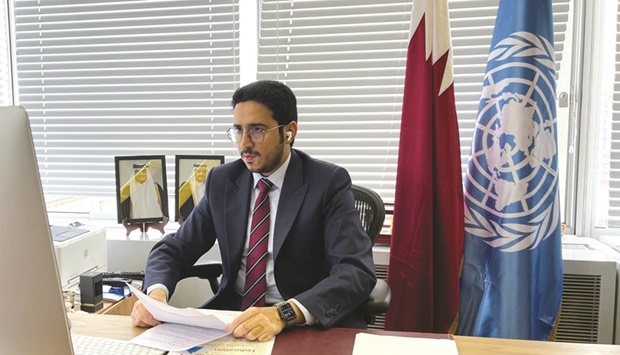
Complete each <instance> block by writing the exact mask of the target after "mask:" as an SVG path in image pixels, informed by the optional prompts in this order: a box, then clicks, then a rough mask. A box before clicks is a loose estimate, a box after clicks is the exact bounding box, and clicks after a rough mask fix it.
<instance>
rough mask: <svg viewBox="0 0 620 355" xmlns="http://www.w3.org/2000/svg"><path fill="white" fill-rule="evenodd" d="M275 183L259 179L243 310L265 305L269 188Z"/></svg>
mask: <svg viewBox="0 0 620 355" xmlns="http://www.w3.org/2000/svg"><path fill="white" fill-rule="evenodd" d="M271 186H273V183H272V182H271V181H269V180H267V179H260V180H259V181H258V190H259V193H258V197H257V198H256V202H255V203H254V210H253V211H252V224H251V226H252V228H251V230H250V243H249V245H248V248H249V249H248V256H247V259H246V263H245V266H246V271H245V290H244V292H243V298H242V301H241V310H242V311H244V310H246V309H248V308H250V307H254V306H256V307H262V306H264V305H265V291H266V290H267V280H266V271H267V246H268V245H269V225H270V223H269V214H270V212H269V190H270V189H271Z"/></svg>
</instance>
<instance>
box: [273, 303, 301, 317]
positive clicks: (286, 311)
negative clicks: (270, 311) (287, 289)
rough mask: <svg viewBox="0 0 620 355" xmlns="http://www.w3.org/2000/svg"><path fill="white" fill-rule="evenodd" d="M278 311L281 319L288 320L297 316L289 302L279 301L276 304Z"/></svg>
mask: <svg viewBox="0 0 620 355" xmlns="http://www.w3.org/2000/svg"><path fill="white" fill-rule="evenodd" d="M277 307H278V312H279V313H280V317H282V319H283V320H285V321H286V322H290V321H292V320H293V319H295V318H297V315H296V314H295V310H294V309H293V307H291V305H290V304H288V303H286V302H285V303H280V304H278V306H277Z"/></svg>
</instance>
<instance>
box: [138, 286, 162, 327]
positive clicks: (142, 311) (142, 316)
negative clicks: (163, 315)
mask: <svg viewBox="0 0 620 355" xmlns="http://www.w3.org/2000/svg"><path fill="white" fill-rule="evenodd" d="M149 297H151V298H152V299H154V300H156V301H159V302H162V303H167V301H166V292H165V291H164V290H162V289H160V288H156V289H154V290H153V291H152V292H151V293H149ZM131 323H132V324H133V325H134V327H154V326H156V325H159V324H160V322H159V321H158V320H156V319H155V318H153V315H152V314H151V312H149V311H147V310H146V307H144V304H143V303H142V301H136V303H135V304H134V305H133V310H132V311H131Z"/></svg>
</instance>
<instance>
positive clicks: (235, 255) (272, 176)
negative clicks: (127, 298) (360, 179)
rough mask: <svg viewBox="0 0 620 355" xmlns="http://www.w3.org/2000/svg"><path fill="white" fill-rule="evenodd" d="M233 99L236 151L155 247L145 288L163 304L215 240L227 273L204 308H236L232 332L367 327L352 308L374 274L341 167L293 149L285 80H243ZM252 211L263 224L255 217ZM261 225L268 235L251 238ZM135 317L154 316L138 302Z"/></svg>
mask: <svg viewBox="0 0 620 355" xmlns="http://www.w3.org/2000/svg"><path fill="white" fill-rule="evenodd" d="M232 106H233V108H234V123H233V127H231V128H230V129H229V130H228V134H229V137H230V139H231V141H233V142H234V143H236V144H237V149H238V151H239V154H240V156H241V159H239V160H236V161H234V162H231V163H228V164H224V165H221V166H217V167H215V168H213V169H212V170H211V171H210V172H209V177H208V179H207V186H206V193H205V198H203V199H202V200H201V201H200V202H199V204H198V205H197V206H196V208H195V209H194V211H193V212H192V213H191V214H190V216H189V217H188V219H187V220H186V221H185V222H184V223H183V224H182V226H181V227H180V228H179V230H178V231H177V233H176V235H175V236H174V237H165V238H164V239H162V241H160V242H159V243H157V245H155V246H154V248H153V251H152V252H151V254H150V255H149V259H148V261H147V267H146V277H145V280H144V285H143V287H144V289H145V290H146V292H147V293H148V294H149V295H150V296H151V297H153V298H155V299H157V300H160V301H162V302H165V301H166V300H167V299H168V298H169V296H170V294H172V292H174V288H175V285H176V283H177V282H178V280H179V279H180V278H181V277H182V275H183V273H184V270H187V269H189V268H190V267H191V266H192V265H193V264H194V263H195V262H196V260H198V258H200V257H201V256H202V255H203V254H204V253H205V252H206V251H208V250H209V249H210V248H211V247H213V245H214V243H215V242H216V241H217V242H218V245H219V248H220V253H221V257H222V265H223V269H224V273H223V276H222V280H221V283H220V290H219V292H218V293H217V294H216V295H215V296H214V297H213V298H212V299H210V300H209V302H208V303H207V304H206V307H207V308H214V309H231V310H242V311H243V313H242V314H241V315H239V316H238V317H237V318H236V319H235V320H234V321H233V322H232V323H231V324H229V325H228V330H229V331H231V332H232V333H233V335H234V336H236V337H245V338H247V339H250V340H261V341H265V340H268V339H270V338H272V337H273V336H275V335H277V334H279V333H280V332H281V331H282V330H283V329H284V328H286V327H288V326H292V325H303V324H307V325H314V324H316V325H319V326H322V327H323V328H328V327H332V326H340V327H356V328H364V327H365V326H366V325H365V323H364V320H363V316H362V315H361V314H360V313H359V311H358V308H359V306H360V305H361V304H362V303H363V302H364V301H366V300H367V299H368V296H369V294H370V292H371V291H372V289H373V287H374V285H375V283H376V277H375V270H374V266H373V261H372V245H371V242H370V239H369V238H368V236H367V235H366V233H365V231H364V229H363V227H362V225H361V222H360V218H359V212H358V211H357V210H356V208H355V206H354V200H353V194H352V192H351V190H350V187H351V178H350V176H349V174H348V172H347V171H346V170H345V169H343V168H341V167H338V166H336V165H333V164H330V163H327V162H323V161H319V160H316V159H313V158H311V157H310V156H308V155H307V154H305V153H303V152H301V151H298V150H295V149H292V145H293V142H294V139H295V136H296V134H297V103H296V98H295V95H294V94H293V92H292V91H291V90H290V89H289V88H288V87H287V86H285V85H283V84H281V83H279V82H275V81H258V82H255V83H252V84H249V85H246V86H244V87H242V88H240V89H238V90H237V91H236V92H235V94H234V95H233V99H232ZM263 178H268V179H269V182H263V181H262V179H263ZM262 185H266V186H267V187H265V189H266V191H267V192H264V191H263V186H262ZM265 196H267V197H266V198H265ZM256 200H258V201H259V202H258V203H257V202H255V201H256ZM261 201H266V202H265V203H264V204H261ZM252 206H254V207H252ZM264 206H269V207H267V212H266V213H264V208H265V207H264ZM261 211H262V212H261ZM269 211H270V212H269ZM259 214H260V215H261V217H257V219H261V218H262V220H266V221H267V222H268V223H266V225H267V226H265V225H262V226H261V224H260V222H257V223H256V224H255V218H254V216H255V215H259ZM250 227H251V228H250ZM263 227H264V228H266V229H265V233H262V232H261V233H260V234H261V235H262V234H265V235H266V238H263V239H260V242H257V244H254V240H255V237H254V235H255V234H256V233H255V232H256V231H257V230H259V229H260V228H263ZM265 239H267V240H268V242H267V243H268V247H267V246H265V252H264V256H265V257H264V258H262V259H259V261H256V263H255V259H254V256H253V255H255V251H256V249H258V248H259V246H256V245H259V244H258V243H262V242H264V240H265ZM251 244H252V246H250V245H251ZM265 245H266V244H265ZM265 259H266V269H265V271H264V272H262V273H261V275H262V276H260V277H257V278H256V281H254V277H255V270H256V269H259V266H256V267H255V265H260V262H261V261H262V260H265ZM263 283H264V284H263ZM256 285H263V286H261V287H258V286H257V287H255V286H256ZM257 289H259V292H258V296H256V297H255V296H254V293H255V291H256V290H257ZM248 299H251V301H250V303H248ZM248 304H249V308H247V307H248ZM274 305H275V307H273V306H274ZM246 308H247V309H246ZM132 320H133V323H134V325H136V326H151V325H156V324H159V322H158V321H156V320H154V319H153V318H152V316H151V315H150V314H149V313H148V311H146V309H145V308H144V305H142V304H141V303H140V302H138V303H136V305H135V306H134V310H133V312H132Z"/></svg>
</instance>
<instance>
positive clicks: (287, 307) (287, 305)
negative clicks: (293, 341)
mask: <svg viewBox="0 0 620 355" xmlns="http://www.w3.org/2000/svg"><path fill="white" fill-rule="evenodd" d="M274 307H276V308H277V310H278V315H279V316H280V320H281V321H282V322H283V323H284V324H285V328H288V327H291V326H293V325H297V324H304V323H305V322H306V320H305V317H304V314H303V313H302V312H301V310H300V309H299V307H297V305H296V304H295V302H289V301H284V302H280V303H277V304H275V305H274Z"/></svg>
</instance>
